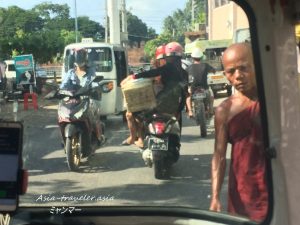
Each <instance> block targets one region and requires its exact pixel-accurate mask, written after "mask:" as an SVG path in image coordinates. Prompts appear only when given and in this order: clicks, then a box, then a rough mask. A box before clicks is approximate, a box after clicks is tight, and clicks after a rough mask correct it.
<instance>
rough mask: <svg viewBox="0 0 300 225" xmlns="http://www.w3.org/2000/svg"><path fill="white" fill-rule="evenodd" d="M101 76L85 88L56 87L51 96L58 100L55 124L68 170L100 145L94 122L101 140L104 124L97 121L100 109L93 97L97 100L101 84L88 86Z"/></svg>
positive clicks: (75, 168)
mask: <svg viewBox="0 0 300 225" xmlns="http://www.w3.org/2000/svg"><path fill="white" fill-rule="evenodd" d="M102 79H103V77H96V78H95V79H94V80H93V81H92V82H91V83H90V84H89V85H87V86H85V87H80V86H75V85H74V86H73V87H72V89H71V90H63V89H60V90H58V92H57V93H56V94H55V96H54V98H57V99H59V100H60V101H59V104H58V124H59V127H60V130H61V135H62V138H63V143H64V150H65V153H66V157H67V163H68V167H69V169H70V170H71V171H77V170H78V169H79V166H80V163H81V159H82V158H85V157H88V156H90V155H91V154H92V153H93V152H94V151H95V150H96V148H97V146H99V145H101V143H100V142H99V140H98V138H97V133H96V132H97V131H96V129H97V126H96V122H97V121H98V122H99V123H100V126H101V131H100V132H102V137H103V138H102V141H104V135H103V132H104V124H103V123H101V121H100V108H99V107H98V106H97V105H95V102H96V101H95V100H100V99H99V95H100V94H101V86H99V85H97V86H96V87H92V84H93V83H96V84H97V83H98V82H100V81H101V80H102ZM46 98H47V97H46ZM48 98H50V97H48Z"/></svg>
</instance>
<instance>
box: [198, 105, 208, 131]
mask: <svg viewBox="0 0 300 225" xmlns="http://www.w3.org/2000/svg"><path fill="white" fill-rule="evenodd" d="M198 110H199V111H198V113H197V116H198V120H199V124H200V135H201V137H206V136H207V126H206V115H205V106H204V103H203V102H202V103H200V105H199V109H198Z"/></svg>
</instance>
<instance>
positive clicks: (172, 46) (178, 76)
mask: <svg viewBox="0 0 300 225" xmlns="http://www.w3.org/2000/svg"><path fill="white" fill-rule="evenodd" d="M182 55H183V48H182V46H181V45H180V44H179V43H178V42H170V43H168V44H167V45H166V46H165V60H166V64H165V65H162V66H160V67H157V68H154V69H151V70H148V71H145V72H142V73H138V74H135V75H131V76H130V79H138V78H150V77H158V76H161V83H162V85H163V90H162V91H160V92H159V94H158V95H157V102H158V106H157V109H159V110H160V111H161V112H168V111H169V110H172V111H173V113H176V116H177V118H178V121H179V124H180V128H181V127H182V118H181V111H182V109H183V108H184V105H185V99H186V94H187V83H188V74H187V72H186V71H185V70H184V69H183V68H182V66H181V58H182ZM177 97H178V98H177Z"/></svg>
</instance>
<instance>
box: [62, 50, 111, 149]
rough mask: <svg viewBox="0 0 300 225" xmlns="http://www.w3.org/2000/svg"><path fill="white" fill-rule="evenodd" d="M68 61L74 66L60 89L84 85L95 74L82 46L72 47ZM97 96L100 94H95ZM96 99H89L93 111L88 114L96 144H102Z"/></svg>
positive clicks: (102, 138)
mask: <svg viewBox="0 0 300 225" xmlns="http://www.w3.org/2000/svg"><path fill="white" fill-rule="evenodd" d="M69 62H70V63H71V64H73V66H74V68H71V69H70V70H69V71H68V72H67V74H66V75H65V76H64V79H63V81H62V83H61V85H60V89H70V88H72V86H74V85H80V86H81V87H84V86H86V85H88V84H90V82H91V81H92V80H93V78H94V77H95V76H96V73H95V68H93V67H91V66H89V65H88V53H87V51H86V50H85V49H84V48H79V49H74V51H73V54H71V55H70V58H69ZM95 97H96V98H99V100H100V96H95ZM99 100H97V99H94V98H93V99H90V101H91V103H92V104H93V105H94V107H93V109H94V110H95V112H93V113H91V114H90V115H89V116H90V117H91V118H92V122H93V123H94V126H95V130H96V135H97V139H98V144H99V145H100V144H102V143H103V142H104V141H105V137H104V135H103V131H102V126H101V121H100V106H101V104H100V101H99Z"/></svg>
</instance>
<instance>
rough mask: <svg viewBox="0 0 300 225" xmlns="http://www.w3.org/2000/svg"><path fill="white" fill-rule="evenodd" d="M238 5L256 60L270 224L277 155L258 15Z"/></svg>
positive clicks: (243, 5)
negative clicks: (270, 135)
mask: <svg viewBox="0 0 300 225" xmlns="http://www.w3.org/2000/svg"><path fill="white" fill-rule="evenodd" d="M233 2H235V3H236V4H237V5H238V6H240V7H241V8H242V10H243V11H244V12H245V14H246V16H247V19H248V22H249V30H250V38H251V47H252V52H253V61H254V69H255V74H256V83H257V92H258V99H259V102H260V109H261V112H260V113H261V123H262V133H263V139H264V149H265V153H266V155H267V162H266V167H267V168H266V171H267V174H266V177H267V183H268V193H269V197H268V202H269V207H268V212H267V215H266V218H265V220H264V221H263V222H262V223H261V224H270V222H271V220H272V217H273V210H274V196H273V178H272V166H271V160H272V158H274V157H275V156H276V152H275V149H273V148H271V147H270V140H269V129H268V127H269V126H268V117H267V108H266V97H265V90H264V81H263V72H262V64H261V59H260V58H261V57H260V51H259V49H260V47H259V42H258V32H257V26H256V17H255V14H254V12H253V10H252V8H251V6H250V5H249V4H248V3H246V2H245V1H243V0H233Z"/></svg>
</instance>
